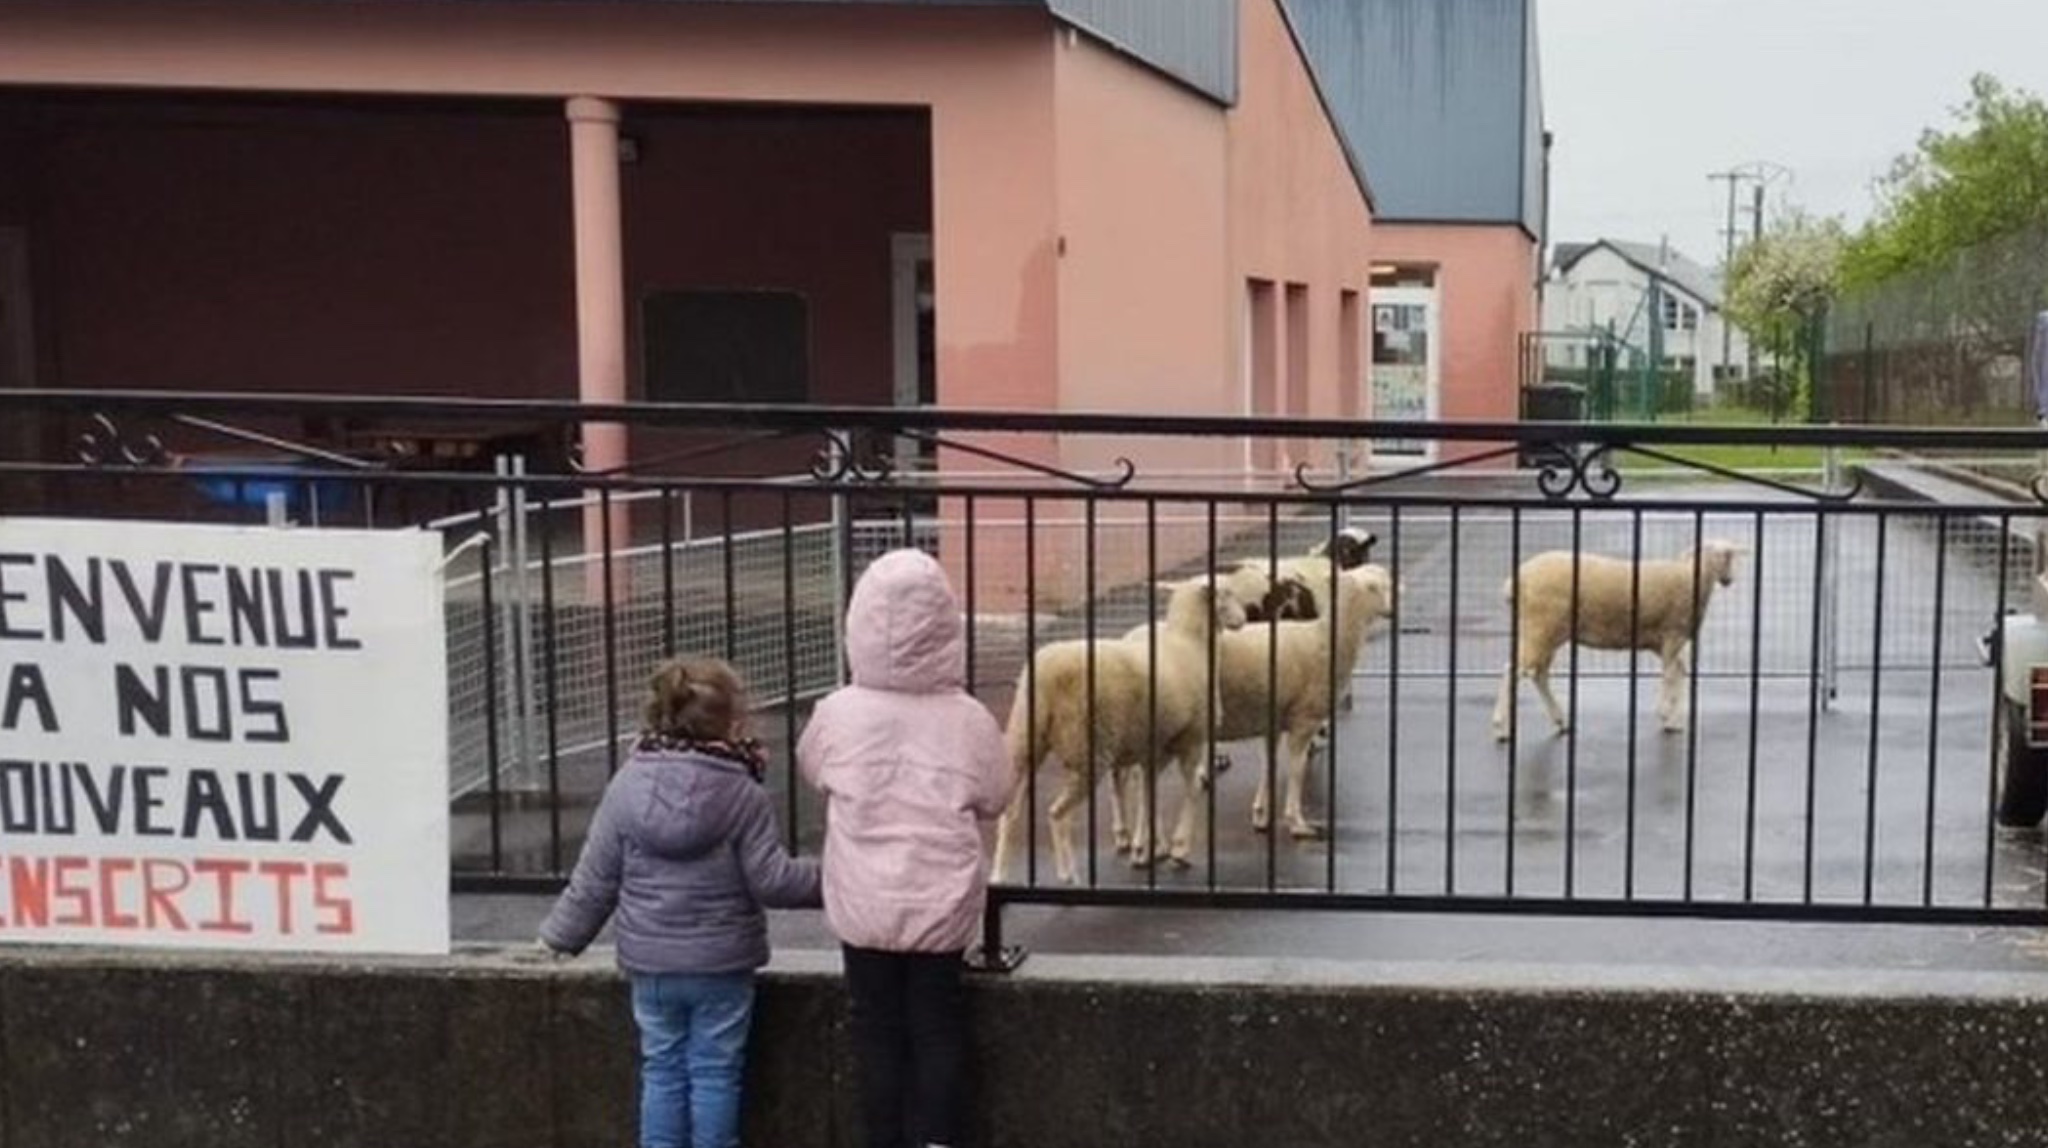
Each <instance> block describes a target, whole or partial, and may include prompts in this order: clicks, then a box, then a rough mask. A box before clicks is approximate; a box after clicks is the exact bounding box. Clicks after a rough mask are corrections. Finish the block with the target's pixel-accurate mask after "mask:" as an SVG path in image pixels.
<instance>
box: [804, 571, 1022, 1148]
mask: <svg viewBox="0 0 2048 1148" xmlns="http://www.w3.org/2000/svg"><path fill="white" fill-rule="evenodd" d="M966 650H967V646H966V632H965V629H964V627H963V624H962V619H961V616H960V605H959V602H958V601H957V600H955V598H954V596H953V588H952V586H951V585H950V584H948V583H947V581H946V572H945V570H944V569H943V568H942V567H940V565H939V564H938V563H937V562H935V561H933V560H932V559H931V558H930V557H929V556H928V555H926V554H924V553H922V552H920V551H916V550H896V551H892V552H890V553H888V554H885V555H883V556H882V557H881V558H879V559H876V560H875V563H874V564H873V565H872V566H869V567H868V569H867V572H866V573H865V574H863V575H861V579H860V581H859V582H858V583H857V584H856V585H855V586H854V588H853V599H852V601H851V602H850V603H848V606H847V610H846V660H847V665H848V667H849V668H850V669H851V670H852V673H853V684H852V685H850V686H847V687H846V688H844V689H841V690H839V691H837V692H835V693H833V694H832V695H831V696H830V697H827V698H825V699H824V700H823V701H820V702H819V703H818V705H817V708H816V709H815V710H813V711H812V713H811V720H810V722H809V724H808V725H806V726H805V727H804V733H803V737H802V739H801V740H800V741H798V743H797V751H796V756H797V764H798V765H799V766H801V767H802V769H803V771H804V776H806V777H808V778H809V779H810V780H811V783H812V784H813V785H816V786H817V787H818V788H819V789H820V790H822V791H824V794H825V798H826V818H825V916H826V918H827V919H828V920H829V921H830V922H831V925H832V930H833V932H835V933H837V934H838V936H839V939H840V941H841V942H842V944H843V945H844V948H845V958H846V985H847V992H848V995H849V996H850V997H851V998H852V1001H853V1044H854V1054H855V1056H856V1058H857V1060H858V1064H859V1069H860V1071H859V1077H860V1093H861V1113H862V1118H863V1123H864V1124H865V1125H866V1127H867V1145H868V1148H916V1146H918V1145H958V1144H962V1143H964V1142H965V1139H964V1138H965V1132H966V1130H965V1122H966V1113H965V1111H964V1109H965V1101H964V1097H965V1092H966V1075H965V1070H966V1061H967V1002H966V999H965V997H964V996H963V995H962V993H961V986H960V959H961V956H962V954H963V953H964V952H965V950H966V948H967V943H968V941H969V940H970V939H972V938H973V936H974V931H975V927H976V925H977V924H978V923H979V921H980V919H981V910H982V905H983V903H984V902H985V901H986V900H987V896H988V858H987V855H986V852H985V851H984V849H983V844H982V843H983V837H982V826H983V825H984V824H985V823H987V822H989V821H992V820H994V819H995V818H996V817H998V816H999V815H1001V813H1002V811H1003V807H1004V806H1005V805H1006V804H1008V802H1009V797H1010V793H1011V790H1012V784H1011V779H1012V775H1013V773H1014V771H1013V770H1012V769H1011V768H1010V755H1009V750H1008V748H1007V747H1006V746H1005V745H1004V742H1003V734H1002V730H1001V729H1000V728H999V727H998V726H997V725H996V721H995V718H994V717H992V716H990V714H989V712H988V710H987V709H986V708H985V707H983V706H982V704H981V703H980V702H978V701H976V700H974V698H973V697H972V696H970V695H969V694H968V693H967V691H966V689H965V688H964V687H965V682H966V677H967V653H966Z"/></svg>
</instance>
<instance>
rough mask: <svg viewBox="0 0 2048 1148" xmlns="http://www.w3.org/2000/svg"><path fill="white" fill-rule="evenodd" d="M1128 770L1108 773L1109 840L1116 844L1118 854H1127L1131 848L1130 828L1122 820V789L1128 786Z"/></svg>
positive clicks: (1128, 824) (1114, 770)
mask: <svg viewBox="0 0 2048 1148" xmlns="http://www.w3.org/2000/svg"><path fill="white" fill-rule="evenodd" d="M1129 777H1130V770H1129V769H1126V768H1122V767H1119V768H1116V769H1112V770H1110V771H1109V839H1110V840H1111V841H1112V842H1114V843H1115V844H1116V851H1117V852H1118V853H1119V854H1122V853H1129V852H1130V851H1131V848H1132V844H1133V843H1132V841H1131V826H1130V823H1129V822H1128V821H1126V820H1125V819H1124V787H1125V786H1126V785H1128V784H1129Z"/></svg>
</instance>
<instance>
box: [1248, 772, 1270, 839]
mask: <svg viewBox="0 0 2048 1148" xmlns="http://www.w3.org/2000/svg"><path fill="white" fill-rule="evenodd" d="M1271 781H1272V770H1270V769H1267V768H1266V761H1265V758H1264V757H1261V758H1260V759H1259V791H1258V792H1257V793H1254V794H1252V832H1254V833H1264V832H1265V831H1266V830H1267V829H1269V828H1271V827H1272V824H1273V819H1272V817H1271V816H1270V810H1269V809H1268V807H1269V806H1270V805H1271V804H1272V800H1273V795H1272V793H1271V792H1269V789H1270V785H1269V783H1270V782H1271Z"/></svg>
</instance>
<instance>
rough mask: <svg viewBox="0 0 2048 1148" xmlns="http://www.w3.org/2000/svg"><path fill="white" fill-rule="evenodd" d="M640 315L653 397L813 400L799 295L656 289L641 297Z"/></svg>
mask: <svg viewBox="0 0 2048 1148" xmlns="http://www.w3.org/2000/svg"><path fill="white" fill-rule="evenodd" d="M640 319H641V342H642V346H643V351H642V361H643V364H644V368H645V385H646V391H647V398H648V399H649V400H650V401H653V402H664V403H801V402H808V401H809V400H810V397H811V335H810V330H811V319H810V305H809V303H808V302H807V301H806V300H805V299H804V297H803V296H801V295H798V294H795V293H793V292H788V291H656V292H654V293H652V294H650V295H648V296H647V297H646V299H645V300H644V301H643V302H642V304H641V310H640Z"/></svg>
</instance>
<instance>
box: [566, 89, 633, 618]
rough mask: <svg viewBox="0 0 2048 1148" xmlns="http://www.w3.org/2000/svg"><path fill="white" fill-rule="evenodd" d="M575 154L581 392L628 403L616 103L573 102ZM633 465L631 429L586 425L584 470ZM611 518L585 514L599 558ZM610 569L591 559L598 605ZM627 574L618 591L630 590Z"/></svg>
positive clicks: (596, 510)
mask: <svg viewBox="0 0 2048 1148" xmlns="http://www.w3.org/2000/svg"><path fill="white" fill-rule="evenodd" d="M568 115H569V156H570V164H571V187H572V199H573V213H574V216H575V236H576V364H577V394H578V396H579V397H580V398H581V399H582V400H583V401H584V402H586V403H619V402H624V401H625V400H626V287H625V257H624V247H625V244H624V240H623V237H622V232H623V229H624V225H623V222H622V219H621V213H620V210H619V108H618V105H617V104H616V103H613V102H612V101H610V100H603V99H597V98H594V97H591V96H576V97H573V98H571V99H570V100H569V106H568ZM625 464H626V428H625V427H624V426H621V425H620V424H618V423H588V424H585V425H584V427H583V465H584V466H585V467H586V468H587V469H589V470H592V471H598V472H605V471H612V470H617V469H619V468H622V467H624V466H625ZM610 517H611V541H612V545H613V547H614V548H618V549H623V548H624V547H625V546H626V545H627V543H628V541H629V540H628V538H627V531H628V516H627V513H626V508H625V506H624V505H614V506H613V507H612V512H611V515H610ZM604 540H605V515H604V513H603V510H602V509H601V508H600V507H598V506H597V505H592V506H589V507H587V508H586V509H585V510H584V513H583V550H584V552H585V553H586V554H591V555H593V556H595V555H597V554H600V553H601V552H602V550H603V547H604ZM603 573H604V571H603V566H602V564H601V563H599V562H597V561H592V562H591V563H590V564H589V566H588V568H587V577H586V581H585V586H586V588H587V589H588V591H589V592H590V595H591V597H592V599H593V600H599V599H601V598H602V596H603V593H604V581H603ZM623 575H624V571H623V569H618V570H616V571H615V573H614V579H613V585H614V591H615V593H616V592H620V591H623V589H624V587H625V580H624V577H623Z"/></svg>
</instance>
